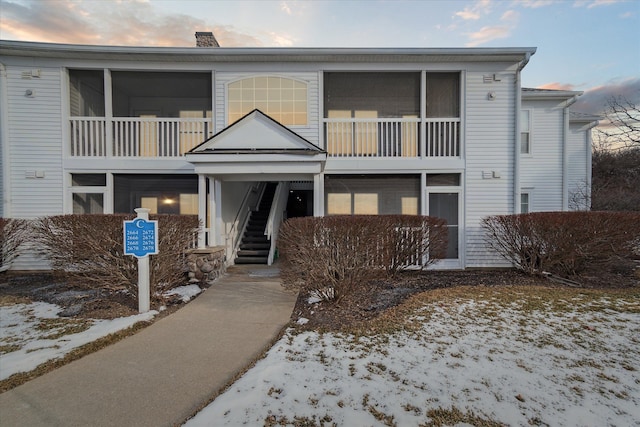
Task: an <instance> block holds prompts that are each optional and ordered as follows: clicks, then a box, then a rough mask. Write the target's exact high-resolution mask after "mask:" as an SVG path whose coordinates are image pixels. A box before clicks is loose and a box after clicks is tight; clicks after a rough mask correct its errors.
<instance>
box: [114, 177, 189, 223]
mask: <svg viewBox="0 0 640 427" xmlns="http://www.w3.org/2000/svg"><path fill="white" fill-rule="evenodd" d="M113 187H114V188H113V194H114V212H115V213H132V212H133V211H134V209H135V208H139V207H142V208H147V209H149V210H150V213H151V214H181V215H197V214H198V177H197V176H196V175H147V174H144V175H143V174H140V175H136V174H121V175H114V176H113Z"/></svg>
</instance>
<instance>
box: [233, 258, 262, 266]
mask: <svg viewBox="0 0 640 427" xmlns="http://www.w3.org/2000/svg"><path fill="white" fill-rule="evenodd" d="M266 263H267V257H237V258H236V264H266Z"/></svg>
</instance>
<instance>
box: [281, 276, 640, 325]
mask: <svg viewBox="0 0 640 427" xmlns="http://www.w3.org/2000/svg"><path fill="white" fill-rule="evenodd" d="M638 272H640V270H636V274H634V273H629V272H626V273H621V274H615V273H605V272H600V273H599V274H598V275H594V274H592V275H591V276H586V277H581V278H573V279H572V280H571V282H562V281H558V280H555V279H556V278H549V277H542V276H528V275H525V274H523V273H521V272H518V271H515V270H463V271H423V272H404V273H402V274H400V275H398V277H397V278H395V279H389V280H384V281H382V280H381V281H374V282H371V283H369V285H368V287H367V292H357V293H354V294H352V295H347V296H345V297H343V298H342V299H341V300H340V301H339V302H337V303H327V302H321V303H317V304H309V303H308V298H309V295H308V294H307V293H305V292H300V294H299V296H298V300H297V302H296V306H295V309H294V311H293V315H292V320H293V321H294V322H295V321H296V320H297V319H300V318H305V319H308V322H307V323H305V324H304V325H301V326H299V327H300V328H301V329H305V330H326V331H338V330H341V329H346V328H348V327H349V326H353V325H356V324H362V323H365V322H367V321H368V320H371V319H374V318H376V317H377V316H379V315H380V314H381V313H383V312H384V311H385V310H387V309H388V308H391V307H394V306H397V305H399V304H401V303H402V302H403V301H405V300H406V299H407V298H408V297H410V296H411V295H414V294H416V293H420V292H424V291H429V290H432V289H441V288H450V287H457V286H509V285H520V286H568V285H567V283H569V286H576V285H578V286H579V287H582V288H627V287H634V286H640V277H639V276H637V274H638Z"/></svg>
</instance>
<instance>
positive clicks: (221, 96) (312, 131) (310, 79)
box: [215, 71, 320, 145]
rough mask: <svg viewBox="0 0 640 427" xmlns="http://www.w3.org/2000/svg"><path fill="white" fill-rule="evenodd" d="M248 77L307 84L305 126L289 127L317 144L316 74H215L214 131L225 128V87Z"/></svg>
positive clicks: (219, 72) (317, 88) (317, 91)
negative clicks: (283, 79) (285, 79)
mask: <svg viewBox="0 0 640 427" xmlns="http://www.w3.org/2000/svg"><path fill="white" fill-rule="evenodd" d="M248 77H285V78H290V79H293V80H298V81H300V82H304V83H306V84H307V91H308V92H307V124H306V125H305V126H289V127H290V128H291V130H293V131H294V132H295V133H297V134H298V135H300V136H301V137H303V138H305V139H307V140H308V141H309V142H311V143H313V144H316V145H317V144H318V143H319V140H320V139H319V135H318V129H319V120H320V115H319V114H320V111H319V105H320V104H319V102H320V101H319V90H320V89H319V83H318V73H315V72H287V73H285V72H264V73H263V72H254V73H232V72H222V71H218V72H216V79H215V85H216V86H215V105H216V116H215V128H216V129H215V130H216V132H220V131H221V130H222V129H224V128H225V127H227V126H228V125H229V123H227V101H228V99H227V85H228V84H229V83H230V82H234V81H237V80H241V79H244V78H248Z"/></svg>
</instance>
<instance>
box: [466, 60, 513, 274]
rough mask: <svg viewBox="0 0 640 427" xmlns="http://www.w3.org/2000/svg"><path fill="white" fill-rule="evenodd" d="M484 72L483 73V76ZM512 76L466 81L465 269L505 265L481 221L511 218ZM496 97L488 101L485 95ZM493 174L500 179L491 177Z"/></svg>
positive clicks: (472, 77) (474, 77) (471, 76)
mask: <svg viewBox="0 0 640 427" xmlns="http://www.w3.org/2000/svg"><path fill="white" fill-rule="evenodd" d="M484 74H486V73H484ZM514 78H515V76H514V74H513V73H506V72H505V73H501V74H500V81H495V82H493V83H489V84H487V83H483V73H476V72H473V73H471V72H467V78H466V91H465V92H466V113H465V115H464V116H465V117H466V123H465V128H466V137H465V152H466V156H465V157H466V166H467V169H466V174H465V178H466V185H465V206H466V215H465V230H464V233H465V236H466V266H467V267H486V266H493V267H495V266H503V265H504V266H506V265H508V264H507V263H506V262H505V261H504V260H503V259H502V258H501V257H500V256H499V255H498V254H497V253H495V252H493V251H491V250H490V249H489V247H488V245H487V243H486V241H485V237H484V231H483V230H482V227H481V221H482V219H483V218H484V217H486V216H488V215H503V214H510V213H512V212H513V211H514V209H513V207H514V205H513V203H514V201H513V163H514V153H515V112H516V108H515V93H514V90H515V84H514ZM490 92H491V93H493V94H495V96H494V97H493V98H492V99H491V98H490V97H489V96H488V93H490ZM493 172H496V175H499V178H497V177H496V178H494V177H493V175H492V174H493Z"/></svg>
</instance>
